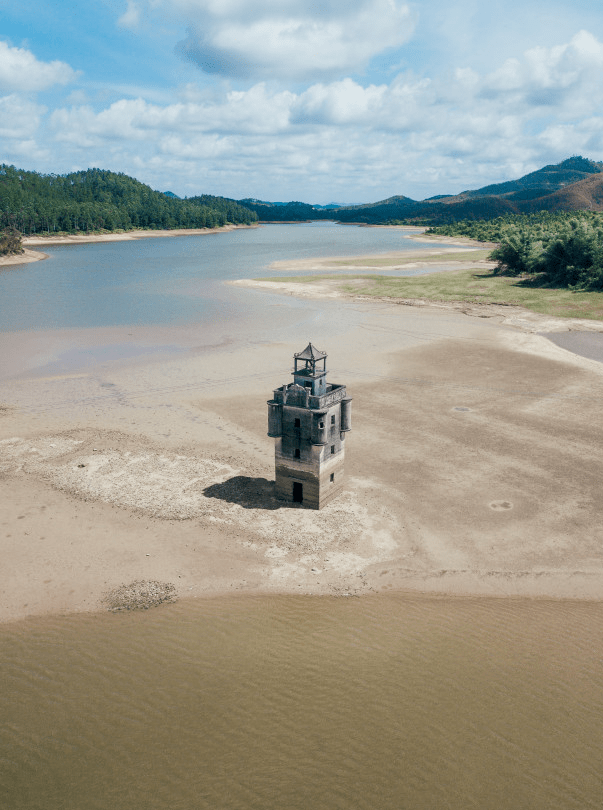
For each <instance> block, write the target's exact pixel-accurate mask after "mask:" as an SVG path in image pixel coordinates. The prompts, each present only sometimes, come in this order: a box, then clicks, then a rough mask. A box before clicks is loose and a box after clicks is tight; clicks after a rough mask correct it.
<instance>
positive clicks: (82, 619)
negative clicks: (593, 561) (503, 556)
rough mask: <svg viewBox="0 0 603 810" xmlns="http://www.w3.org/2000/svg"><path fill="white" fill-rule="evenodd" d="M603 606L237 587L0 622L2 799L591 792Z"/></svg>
mask: <svg viewBox="0 0 603 810" xmlns="http://www.w3.org/2000/svg"><path fill="white" fill-rule="evenodd" d="M602 639H603V605H601V604H598V603H572V602H544V601H527V600H525V601H524V600H505V601H502V600H488V599H443V598H442V599H437V598H426V597H407V596H402V595H398V594H390V595H379V596H374V597H367V598H363V599H355V598H349V599H334V598H316V597H311V596H306V597H302V596H299V597H280V596H279V597H275V598H269V597H241V598H238V599H232V598H230V599H215V600H207V601H203V600H200V601H195V602H188V603H184V602H182V603H180V604H176V605H173V606H168V607H164V608H159V609H156V610H154V611H149V612H147V613H139V614H116V615H111V614H105V615H100V616H97V615H94V616H91V615H89V616H86V615H80V616H69V617H60V618H56V617H55V618H48V619H43V620H42V619H40V620H30V621H27V622H23V623H19V624H15V625H12V626H11V625H5V626H4V627H2V628H0V709H1V712H0V713H1V716H2V726H1V728H0V806H1V807H3V808H4V807H6V808H11V810H21V809H22V808H27V810H33V809H34V808H40V810H54V809H55V808H57V810H58V808H61V810H82V808H86V809H87V810H97V809H98V810H100V809H101V808H102V810H122V808H123V810H126V808H127V809H128V810H131V809H132V808H135V809H137V808H144V810H154V809H155V808H157V810H159V808H161V810H164V808H171V809H173V810H188V808H191V810H193V808H194V809H195V810H197V809H204V808H207V810H210V809H211V810H216V808H220V810H231V808H232V809H233V810H234V808H237V810H238V809H239V808H240V810H247V808H253V809H255V808H257V810H285V809H286V810H298V809H299V810H309V809H310V808H312V810H322V809H323V808H324V810H327V808H328V810H332V809H333V808H341V810H347V809H348V808H349V810H352V808H353V810H359V809H362V808H367V810H369V808H370V810H374V809H375V808H377V809H378V810H387V809H388V808H392V810H393V809H394V808H395V809H396V810H400V808H413V810H415V809H416V808H453V809H455V810H456V808H458V810H467V809H468V808H480V810H486V809H487V808H492V810H495V809H496V810H505V808H509V810H511V809H512V810H518V808H531V810H538V808H543V810H544V808H546V810H554V808H559V810H568V808H580V810H584V809H585V808H590V807H592V808H595V807H596V808H600V807H601V803H602V801H603V777H602V769H601V761H602V754H603V641H602Z"/></svg>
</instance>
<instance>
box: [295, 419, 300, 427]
mask: <svg viewBox="0 0 603 810" xmlns="http://www.w3.org/2000/svg"><path fill="white" fill-rule="evenodd" d="M294 427H301V420H300V419H296V420H295V422H294Z"/></svg>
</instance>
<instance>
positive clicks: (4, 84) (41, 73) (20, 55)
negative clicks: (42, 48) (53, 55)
mask: <svg viewBox="0 0 603 810" xmlns="http://www.w3.org/2000/svg"><path fill="white" fill-rule="evenodd" d="M75 78H76V73H75V71H74V70H72V68H70V67H69V65H67V64H65V63H64V62H59V61H53V62H40V61H39V60H38V59H36V57H35V56H34V55H33V53H31V51H28V50H26V49H25V48H13V47H11V46H10V45H8V44H7V43H6V42H1V41H0V89H2V90H4V91H8V92H15V91H17V92H19V91H20V92H32V91H34V92H35V91H39V90H46V89H48V88H49V87H52V86H53V85H55V84H67V83H68V82H71V81H73V80H74V79H75Z"/></svg>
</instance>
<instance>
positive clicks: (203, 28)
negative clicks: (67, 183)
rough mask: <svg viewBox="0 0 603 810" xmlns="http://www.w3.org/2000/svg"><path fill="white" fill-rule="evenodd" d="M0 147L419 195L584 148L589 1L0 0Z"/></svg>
mask: <svg viewBox="0 0 603 810" xmlns="http://www.w3.org/2000/svg"><path fill="white" fill-rule="evenodd" d="M0 20H1V22H2V28H1V29H0V162H5V163H10V164H14V165H16V166H18V167H20V168H24V169H36V170H38V171H41V172H48V173H50V172H54V173H63V172H69V171H73V170H76V169H85V168H88V167H92V166H97V167H100V168H107V169H112V170H113V171H121V172H125V173H126V174H130V175H132V176H134V177H137V178H138V179H139V180H142V181H143V182H145V183H148V184H149V185H151V186H152V187H153V188H157V189H162V190H167V189H170V190H172V191H174V192H176V193H177V194H179V195H181V196H185V195H193V194H198V193H209V194H223V195H225V196H229V197H235V198H242V197H257V198H261V199H269V200H291V199H298V200H304V201H306V202H313V203H326V202H330V201H336V202H342V203H351V202H369V201H376V200H379V199H384V198H386V197H389V196H391V195H393V194H404V195H407V196H409V197H413V198H414V199H423V198H425V197H429V196H432V195H434V194H443V193H457V192H459V191H462V190H464V189H467V188H477V187H480V186H483V185H486V184H488V183H492V182H499V181H503V180H507V179H512V178H514V177H518V176H520V175H522V174H525V173H526V172H528V171H532V170H534V169H537V168H540V167H541V166H543V165H545V164H547V163H556V162H558V161H560V160H563V159H564V158H566V157H569V156H570V155H573V154H582V155H584V156H586V157H590V158H592V159H594V160H603V6H602V5H601V3H600V0H572V2H571V3H570V2H566V0H547V2H541V0H534V1H533V2H532V1H531V0H522V1H521V2H520V1H519V0H504V1H503V0H490V1H489V2H488V3H485V2H484V0H479V1H478V0H459V1H458V2H454V1H453V0H449V2H443V1H442V0H421V1H420V2H402V0H330V1H329V0H322V2H320V3H319V2H316V0H254V2H249V0H94V2H89V1H87V0H81V2H80V3H78V4H74V3H73V2H69V3H68V2H65V0H54V1H52V0H28V2H27V3H26V4H25V3H19V4H18V3H17V2H16V0H0Z"/></svg>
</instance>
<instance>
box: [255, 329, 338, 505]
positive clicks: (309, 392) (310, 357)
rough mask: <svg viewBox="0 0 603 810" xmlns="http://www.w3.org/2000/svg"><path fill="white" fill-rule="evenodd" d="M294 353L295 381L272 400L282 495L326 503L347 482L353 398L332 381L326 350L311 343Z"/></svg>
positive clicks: (272, 432) (270, 413) (270, 412)
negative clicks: (345, 467)
mask: <svg viewBox="0 0 603 810" xmlns="http://www.w3.org/2000/svg"><path fill="white" fill-rule="evenodd" d="M293 357H294V361H295V366H294V369H293V382H292V383H289V384H287V385H282V386H281V387H280V388H277V389H276V390H275V392H274V399H271V400H269V402H268V435H269V436H273V437H274V439H275V440H276V441H275V479H276V495H277V498H279V499H281V500H283V501H289V502H293V503H300V504H303V505H304V506H308V507H310V508H311V509H320V508H321V506H324V505H325V504H326V503H328V502H329V501H330V500H331V498H333V497H334V496H335V495H337V494H338V493H339V492H341V489H342V487H343V460H344V455H345V434H346V433H347V432H348V431H349V430H351V429H352V400H351V399H350V397H348V396H347V394H346V389H345V385H336V384H334V383H327V355H326V354H325V353H324V352H320V351H318V349H316V348H315V347H314V346H313V345H312V344H311V343H308V345H307V346H306V348H305V349H304V350H303V352H299V353H298V354H294V355H293Z"/></svg>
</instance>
